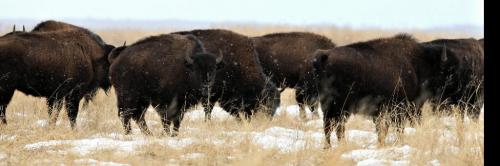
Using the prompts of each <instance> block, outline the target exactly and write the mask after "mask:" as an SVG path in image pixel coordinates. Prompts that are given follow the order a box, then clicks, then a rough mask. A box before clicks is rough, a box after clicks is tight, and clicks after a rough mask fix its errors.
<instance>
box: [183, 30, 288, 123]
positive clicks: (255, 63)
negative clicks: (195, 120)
mask: <svg viewBox="0 0 500 166" xmlns="http://www.w3.org/2000/svg"><path fill="white" fill-rule="evenodd" d="M174 34H184V35H186V34H190V35H194V36H196V37H198V38H199V39H200V41H201V42H202V43H203V44H204V46H205V48H206V49H207V51H208V52H212V53H219V52H221V53H222V54H223V55H224V59H223V60H222V61H223V62H224V64H225V65H224V68H223V69H221V70H220V71H217V75H216V78H215V83H214V86H213V88H212V90H211V92H212V94H210V98H209V99H210V100H209V101H210V103H209V104H207V103H206V102H204V103H203V104H204V107H205V112H206V118H207V119H209V118H210V112H211V108H213V105H214V104H215V102H216V101H219V102H220V103H221V107H222V108H224V109H225V110H226V111H228V112H229V113H231V114H232V115H233V116H236V117H237V118H238V119H239V118H240V117H239V114H240V113H242V114H243V116H244V118H246V119H249V118H250V117H251V116H252V115H253V114H254V112H255V111H257V108H258V107H259V104H261V103H260V102H262V103H263V105H264V106H265V108H264V109H263V112H265V113H267V114H268V115H270V116H272V115H273V114H274V111H275V110H276V108H277V107H278V106H279V92H278V90H277V88H276V86H275V84H274V83H273V82H272V81H270V80H269V79H268V78H267V77H266V76H265V75H264V73H263V71H262V67H261V66H260V63H259V60H258V56H257V53H256V50H255V48H254V44H253V41H252V40H251V39H250V38H248V37H246V36H243V35H240V34H237V33H234V32H231V31H227V30H220V29H211V30H193V31H184V32H175V33H174Z"/></svg>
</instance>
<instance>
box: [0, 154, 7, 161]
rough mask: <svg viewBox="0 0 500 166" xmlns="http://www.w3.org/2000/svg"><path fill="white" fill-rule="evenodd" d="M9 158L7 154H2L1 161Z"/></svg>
mask: <svg viewBox="0 0 500 166" xmlns="http://www.w3.org/2000/svg"><path fill="white" fill-rule="evenodd" d="M5 158H7V154H5V153H2V152H0V161H1V160H3V159H5Z"/></svg>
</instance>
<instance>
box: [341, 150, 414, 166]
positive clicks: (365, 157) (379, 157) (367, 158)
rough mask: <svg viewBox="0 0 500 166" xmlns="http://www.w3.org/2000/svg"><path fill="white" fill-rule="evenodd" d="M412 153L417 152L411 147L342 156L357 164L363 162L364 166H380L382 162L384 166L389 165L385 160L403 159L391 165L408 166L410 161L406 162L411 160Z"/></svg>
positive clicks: (351, 152) (352, 152)
mask: <svg viewBox="0 0 500 166" xmlns="http://www.w3.org/2000/svg"><path fill="white" fill-rule="evenodd" d="M412 151H415V149H414V148H412V147H410V146H409V145H404V146H402V147H389V148H381V149H357V150H352V151H350V152H347V153H344V154H342V157H343V158H347V159H352V160H354V161H356V162H362V163H361V164H363V165H373V164H375V165H379V163H380V162H383V163H384V165H387V163H386V162H387V161H385V159H396V160H397V159H403V161H399V162H396V163H394V162H393V163H391V164H392V165H394V164H396V165H408V164H409V163H408V161H405V160H406V159H408V158H409V155H410V153H411V152H412ZM358 164H360V163H358Z"/></svg>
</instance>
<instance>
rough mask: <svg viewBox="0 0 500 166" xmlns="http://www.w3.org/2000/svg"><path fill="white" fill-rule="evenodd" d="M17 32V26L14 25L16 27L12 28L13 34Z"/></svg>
mask: <svg viewBox="0 0 500 166" xmlns="http://www.w3.org/2000/svg"><path fill="white" fill-rule="evenodd" d="M15 31H16V24H14V27H13V28H12V32H15Z"/></svg>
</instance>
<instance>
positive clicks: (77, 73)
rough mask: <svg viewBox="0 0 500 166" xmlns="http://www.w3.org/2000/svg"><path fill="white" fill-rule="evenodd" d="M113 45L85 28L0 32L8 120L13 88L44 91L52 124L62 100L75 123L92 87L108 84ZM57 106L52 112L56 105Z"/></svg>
mask: <svg viewBox="0 0 500 166" xmlns="http://www.w3.org/2000/svg"><path fill="white" fill-rule="evenodd" d="M112 48H113V47H112V46H110V45H105V44H103V43H101V42H100V41H97V40H96V38H94V37H92V36H90V35H88V34H87V33H83V32H81V31H62V32H29V33H16V34H11V35H5V36H3V37H1V38H0V111H1V114H0V115H1V116H0V118H1V120H2V123H3V124H6V123H7V122H6V119H5V109H6V107H7V104H8V103H9V102H10V100H11V98H12V95H13V93H14V91H15V90H19V91H21V92H23V93H25V94H28V95H33V96H39V97H45V98H47V103H48V105H49V116H50V117H51V118H50V121H49V123H50V124H54V123H55V122H56V120H57V116H58V113H59V110H60V107H61V106H62V102H63V101H65V102H66V109H67V112H68V117H69V120H70V123H71V127H72V128H75V124H76V117H77V114H78V104H79V101H80V100H81V99H82V97H83V96H84V95H86V94H88V93H89V92H91V91H92V90H93V89H95V88H98V87H102V88H104V89H108V88H110V86H111V85H110V83H109V81H108V75H107V74H106V73H107V70H108V66H109V65H106V64H108V63H107V59H106V57H107V56H106V55H107V54H108V53H109V52H110V51H111V49H112ZM54 110H55V111H56V112H55V113H53V111H54Z"/></svg>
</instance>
